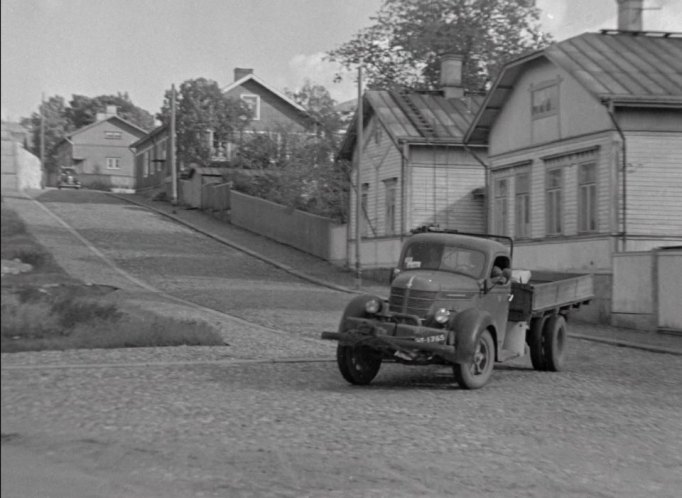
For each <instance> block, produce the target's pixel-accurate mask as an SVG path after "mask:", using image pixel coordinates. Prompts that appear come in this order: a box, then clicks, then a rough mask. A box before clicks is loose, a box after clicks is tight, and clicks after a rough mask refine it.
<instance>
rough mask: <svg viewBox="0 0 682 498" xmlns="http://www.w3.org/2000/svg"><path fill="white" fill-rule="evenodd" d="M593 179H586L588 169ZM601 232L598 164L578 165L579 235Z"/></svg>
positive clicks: (592, 162)
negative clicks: (598, 199)
mask: <svg viewBox="0 0 682 498" xmlns="http://www.w3.org/2000/svg"><path fill="white" fill-rule="evenodd" d="M588 168H589V169H591V170H592V177H591V178H587V179H586V178H585V172H586V170H587V169H588ZM598 230H599V220H598V206H597V163H596V162H594V161H591V162H587V163H582V164H578V233H595V232H597V231H598Z"/></svg>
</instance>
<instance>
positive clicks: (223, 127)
mask: <svg viewBox="0 0 682 498" xmlns="http://www.w3.org/2000/svg"><path fill="white" fill-rule="evenodd" d="M171 97H172V93H171V90H170V89H169V90H166V93H165V98H164V102H163V106H162V108H161V112H160V113H159V114H158V116H157V117H158V119H159V120H161V122H162V123H164V124H169V123H170V114H171ZM175 106H176V107H175V130H176V147H177V154H178V159H179V160H180V161H181V162H182V163H183V164H187V165H189V164H191V163H198V164H205V163H207V162H208V161H209V160H210V157H211V149H212V144H211V143H210V140H209V139H208V136H207V133H208V132H209V130H210V132H211V133H213V136H214V140H215V141H220V142H225V141H234V136H235V134H236V133H238V132H239V131H241V130H243V128H244V127H245V126H247V125H248V123H249V121H250V117H251V113H250V111H249V108H248V106H247V105H246V104H245V103H244V102H242V101H241V100H237V99H232V98H228V97H226V96H225V94H223V92H222V90H221V89H220V87H219V86H218V84H217V83H216V82H215V81H212V80H208V79H206V78H196V79H190V80H186V81H184V82H183V83H181V84H180V87H179V89H178V91H177V93H176V101H175Z"/></svg>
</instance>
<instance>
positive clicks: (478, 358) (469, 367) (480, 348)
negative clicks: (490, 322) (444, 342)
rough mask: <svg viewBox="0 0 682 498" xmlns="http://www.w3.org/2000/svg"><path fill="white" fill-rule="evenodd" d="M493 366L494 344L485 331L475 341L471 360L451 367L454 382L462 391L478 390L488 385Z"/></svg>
mask: <svg viewBox="0 0 682 498" xmlns="http://www.w3.org/2000/svg"><path fill="white" fill-rule="evenodd" d="M494 366H495V343H494V342H493V337H492V335H490V331H489V330H488V329H485V330H484V331H483V332H482V333H481V334H480V335H479V336H478V340H477V341H476V348H475V349H474V354H473V356H472V357H471V359H470V360H469V361H467V362H465V363H461V364H456V365H455V366H454V367H453V373H454V374H455V380H456V381H457V383H458V384H459V386H460V387H461V388H462V389H479V388H481V387H483V386H484V385H486V384H487V383H488V380H489V379H490V376H491V375H492V373H493V367H494Z"/></svg>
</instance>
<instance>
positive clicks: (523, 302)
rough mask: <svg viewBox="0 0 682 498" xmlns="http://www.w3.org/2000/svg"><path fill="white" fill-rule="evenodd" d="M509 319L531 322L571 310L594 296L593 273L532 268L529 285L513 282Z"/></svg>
mask: <svg viewBox="0 0 682 498" xmlns="http://www.w3.org/2000/svg"><path fill="white" fill-rule="evenodd" d="M512 296H513V299H512V301H511V303H509V320H510V321H514V322H520V321H529V320H530V319H531V317H534V316H541V315H544V314H546V313H549V312H554V311H555V310H556V311H558V310H564V311H568V310H569V309H570V308H578V307H579V306H580V305H581V304H587V303H589V301H590V299H592V298H593V297H594V288H593V281H592V275H590V274H587V275H583V274H578V273H558V272H545V271H534V270H531V278H530V281H529V282H528V283H526V284H521V283H517V282H512Z"/></svg>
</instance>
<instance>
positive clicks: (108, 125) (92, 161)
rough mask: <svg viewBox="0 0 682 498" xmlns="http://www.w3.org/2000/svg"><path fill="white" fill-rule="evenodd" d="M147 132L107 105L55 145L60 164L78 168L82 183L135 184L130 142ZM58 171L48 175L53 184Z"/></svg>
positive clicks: (130, 187) (122, 185) (127, 185)
mask: <svg viewBox="0 0 682 498" xmlns="http://www.w3.org/2000/svg"><path fill="white" fill-rule="evenodd" d="M144 135H146V132H145V131H144V130H143V129H142V128H139V127H138V126H136V125H134V124H133V123H130V122H129V121H126V120H125V119H123V118H121V117H119V116H117V115H116V107H115V106H108V107H107V112H106V113H100V114H98V115H97V121H95V122H94V123H92V124H90V125H88V126H84V127H83V128H80V129H78V130H76V131H74V132H73V133H70V134H69V135H67V136H66V137H65V138H64V139H63V140H62V141H61V142H60V143H59V144H58V145H57V147H56V151H55V153H56V156H57V158H58V162H59V165H60V166H71V167H74V168H75V169H76V171H78V174H79V176H80V180H81V183H82V184H83V186H85V187H100V188H122V189H134V188H136V183H135V180H136V173H135V167H134V163H133V153H132V151H131V150H130V145H131V144H132V143H133V142H136V141H137V140H139V139H140V138H142V137H143V136H144ZM56 177H57V175H56V174H52V175H50V179H49V180H48V181H49V182H50V183H49V184H50V185H53V186H54V185H56V181H57V178H56Z"/></svg>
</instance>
